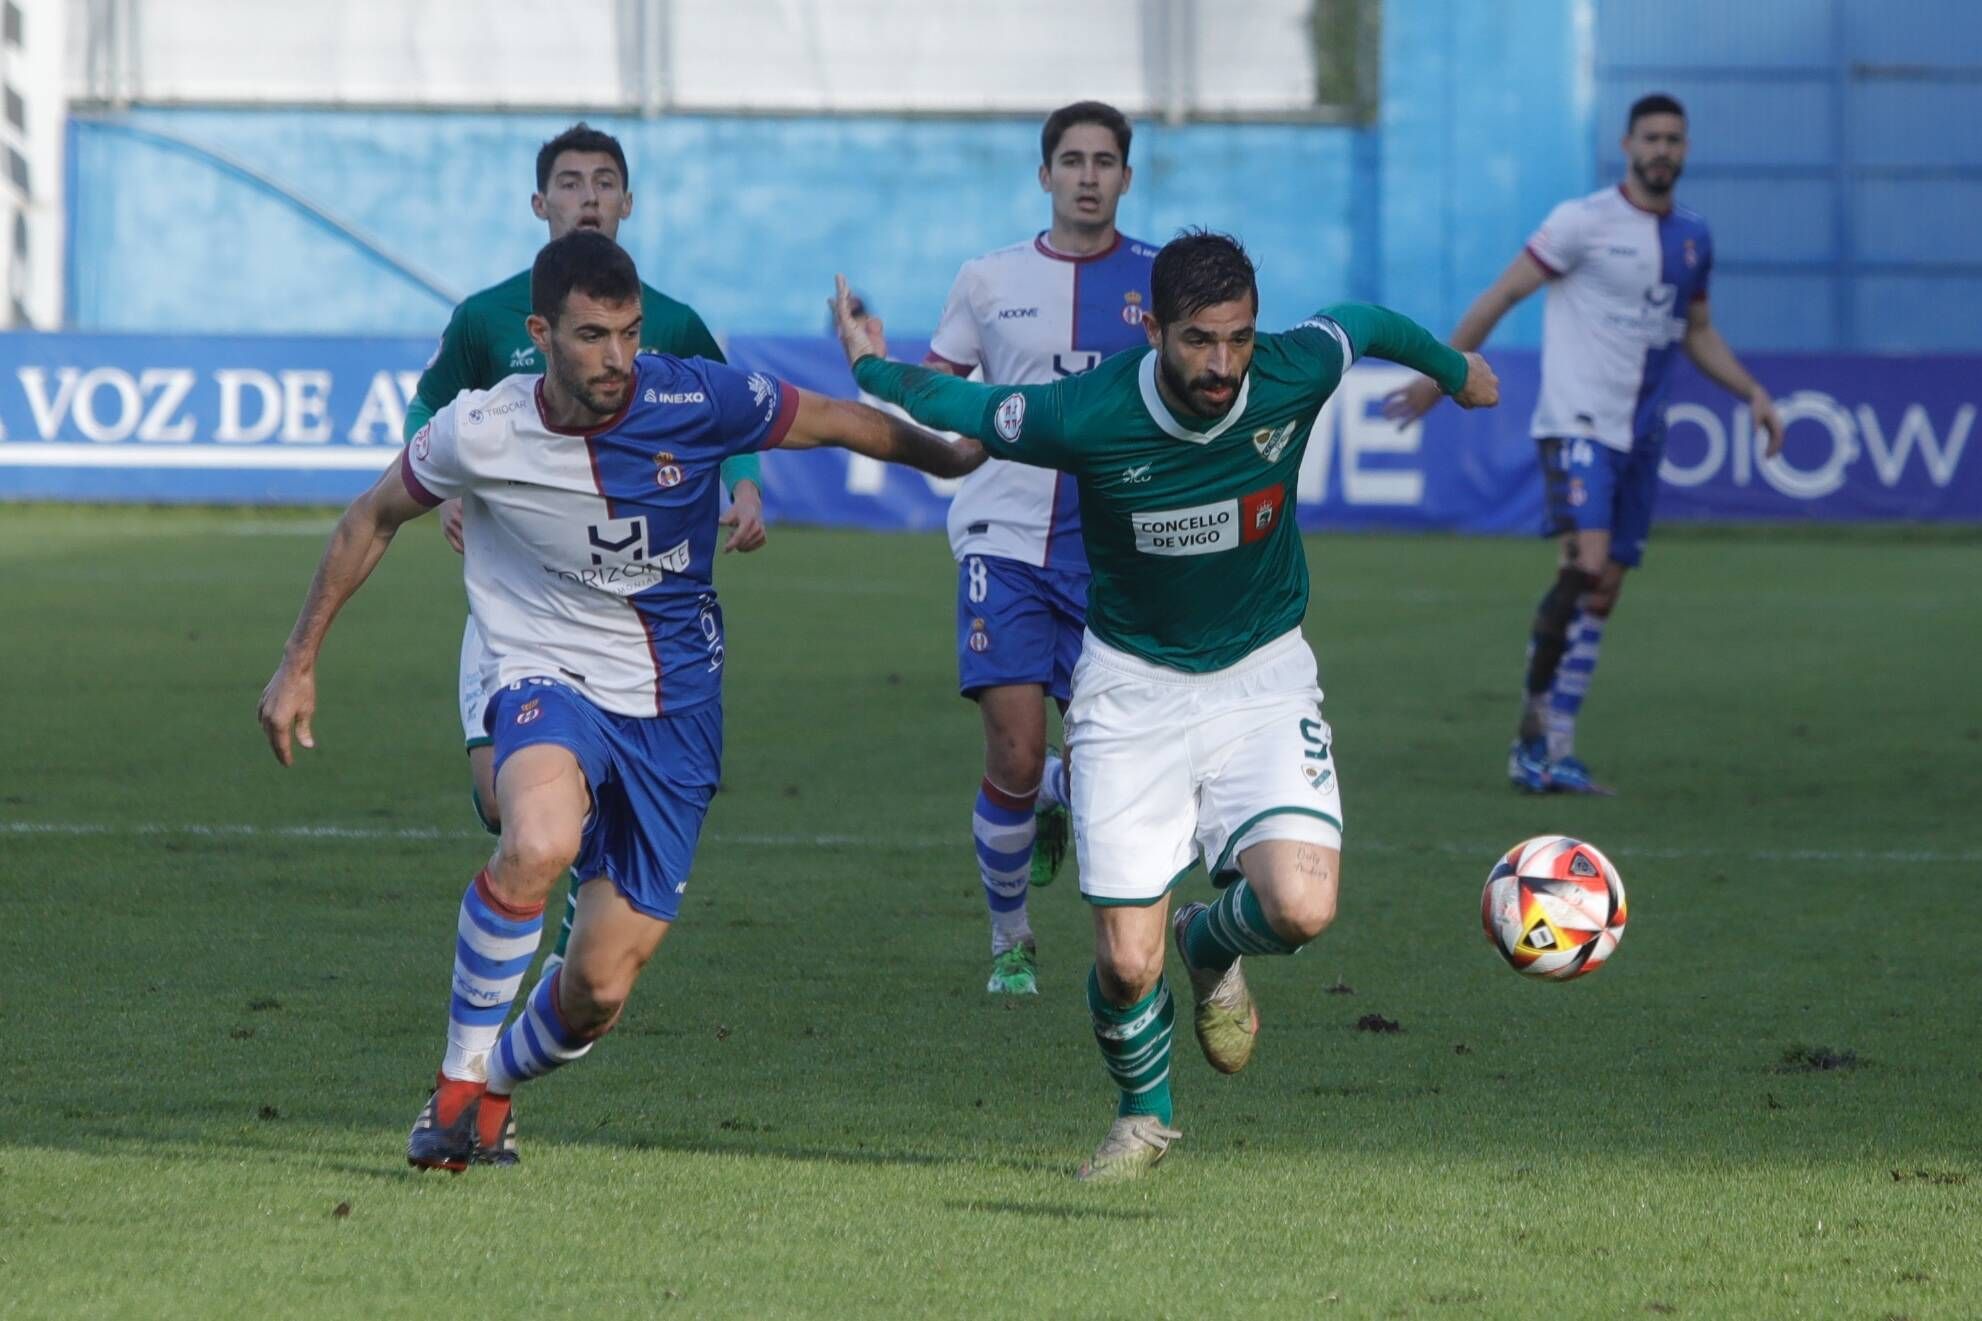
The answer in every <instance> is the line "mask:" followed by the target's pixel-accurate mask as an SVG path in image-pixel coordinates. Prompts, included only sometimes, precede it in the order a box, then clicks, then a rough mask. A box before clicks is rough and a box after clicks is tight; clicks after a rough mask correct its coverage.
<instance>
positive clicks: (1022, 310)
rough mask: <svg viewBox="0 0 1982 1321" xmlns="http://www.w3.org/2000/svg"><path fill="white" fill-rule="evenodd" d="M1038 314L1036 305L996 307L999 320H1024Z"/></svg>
mask: <svg viewBox="0 0 1982 1321" xmlns="http://www.w3.org/2000/svg"><path fill="white" fill-rule="evenodd" d="M1038 315H1039V309H1038V308H1036V307H1001V308H999V309H998V319H999V320H1000V321H1024V320H1029V319H1031V318H1033V317H1036V316H1038Z"/></svg>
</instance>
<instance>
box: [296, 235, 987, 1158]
mask: <svg viewBox="0 0 1982 1321" xmlns="http://www.w3.org/2000/svg"><path fill="white" fill-rule="evenodd" d="M530 302H531V308H532V314H531V316H530V318H529V327H530V335H531V339H532V340H533V342H534V343H535V344H536V347H537V348H538V349H539V350H541V352H542V353H543V357H544V364H545V370H544V374H543V375H542V376H537V375H535V374H534V373H531V374H518V375H514V376H510V377H507V378H505V379H504V380H502V381H501V382H499V383H498V384H497V385H496V386H495V387H494V388H493V389H491V390H466V391H463V392H462V393H461V394H460V395H459V396H457V397H456V399H455V400H454V402H453V403H450V404H447V405H445V406H444V407H442V408H441V409H440V410H439V411H438V412H436V413H435V414H434V416H433V417H432V419H431V420H430V421H429V422H428V423H427V424H426V425H425V426H423V427H421V428H420V430H419V431H418V432H417V433H415V434H414V436H413V438H412V440H411V441H410V442H408V444H407V447H406V451H405V453H404V454H403V455H402V456H401V457H400V458H399V460H398V461H396V462H395V463H394V464H393V465H392V467H391V468H390V469H389V470H388V471H387V472H386V473H385V475H384V476H383V477H382V478H381V479H380V480H379V482H378V483H377V484H376V485H375V486H373V487H372V489H371V490H369V491H367V492H366V493H365V494H364V495H361V496H360V497H358V499H357V500H355V501H354V502H352V505H351V507H350V508H349V509H348V510H346V511H345V514H344V517H343V519H342V520H341V521H340V522H339V523H338V526H337V531H336V532H335V533H333V534H332V536H331V540H330V545H329V546H328V547H327V548H326V549H325V551H324V555H323V559H322V560H321V562H320V563H319V564H318V566H317V573H316V577H315V578H314V579H313V580H312V582H311V584H310V591H309V596H308V597H307V599H306V600H305V601H304V604H303V610H302V614H301V616H300V617H299V618H298V620H297V622H296V627H295V630H294V631H293V632H292V633H291V635H290V638H289V642H288V645H287V646H286V647H285V648H284V649H283V659H282V664H281V666H280V667H279V668H278V669H277V670H276V672H275V676H274V677H273V678H271V679H270V680H269V683H268V687H267V689H266V690H265V691H264V692H263V694H262V701H261V708H260V712H259V715H260V718H261V722H262V727H263V730H264V732H265V733H266V735H267V737H268V740H269V744H270V746H271V747H272V748H273V749H274V751H275V755H276V757H277V758H278V760H280V761H281V762H282V764H284V765H285V766H286V765H288V764H289V763H290V762H291V760H292V759H293V752H292V744H291V738H292V734H291V729H292V726H293V727H294V738H295V741H296V742H298V743H300V744H301V745H302V746H303V747H306V748H308V747H313V746H314V741H313V739H312V736H311V732H310V724H311V718H312V716H313V714H314V710H315V707H316V680H315V677H314V676H315V669H316V659H317V654H318V652H319V651H320V649H321V648H322V645H323V640H324V635H325V634H326V633H327V632H328V631H329V628H330V625H331V621H332V620H333V619H335V618H336V615H337V612H338V610H339V609H340V608H341V607H342V606H343V604H344V602H345V601H347V600H348V599H350V597H351V595H352V593H354V592H356V591H357V590H358V588H359V586H361V585H362V584H363V582H364V581H365V578H366V576H367V575H368V574H370V572H371V570H372V568H373V567H374V566H375V565H376V564H377V563H378V561H379V558H380V557H381V556H383V555H384V554H385V552H386V550H387V549H388V548H389V547H390V545H391V542H392V538H393V534H394V533H395V532H396V531H397V530H398V529H399V527H400V526H401V525H402V524H404V523H406V522H408V521H410V520H411V519H413V518H417V517H418V516H419V515H421V514H423V513H425V512H427V511H428V510H430V509H432V508H434V507H435V506H437V505H439V504H440V503H441V502H442V501H443V500H448V499H459V500H461V501H462V505H463V509H462V515H463V520H462V535H463V537H464V539H465V541H466V543H467V547H466V554H465V556H464V559H463V575H464V577H465V578H466V580H467V585H468V603H469V607H470V609H471V610H472V611H473V612H474V617H475V623H476V625H477V626H478V628H479V631H480V632H481V634H482V637H483V639H484V642H485V644H486V646H487V649H488V662H487V672H488V676H489V687H490V691H491V692H492V693H493V697H492V698H491V700H490V703H489V706H488V711H487V713H486V715H485V716H484V728H485V729H486V731H487V733H488V734H489V737H490V738H491V739H492V740H493V742H494V748H495V753H494V757H495V793H496V800H497V803H498V805H499V806H500V808H501V820H502V839H501V843H500V844H499V845H498V846H497V848H496V851H495V854H494V856H493V857H491V858H490V859H489V861H488V864H487V866H485V867H484V868H483V869H482V870H481V871H480V872H479V873H478V874H477V875H476V877H475V879H474V881H473V882H471V883H470V884H469V886H468V888H467V891H466V893H465V894H464V895H463V896H462V900H461V909H460V913H459V915H458V918H457V922H456V943H455V956H454V977H453V983H452V992H453V993H452V996H451V998H450V1001H449V1008H448V1028H447V1046H446V1050H445V1053H444V1054H443V1056H442V1058H441V1064H440V1069H439V1074H438V1077H437V1078H436V1080H435V1089H434V1092H433V1094H432V1095H431V1096H430V1097H429V1098H428V1101H427V1104H426V1106H425V1108H424V1109H422V1111H421V1112H420V1116H419V1118H418V1119H417V1120H416V1121H415V1123H414V1126H413V1131H412V1134H411V1136H410V1138H409V1139H408V1141H407V1148H406V1158H407V1160H408V1161H409V1162H410V1163H411V1164H413V1165H415V1166H419V1167H421V1168H426V1169H451V1170H457V1171H458V1170H460V1169H463V1168H465V1167H466V1166H467V1165H469V1164H497V1165H506V1164H514V1163H515V1161H516V1145H515V1128H514V1123H513V1120H512V1116H511V1111H510V1098H511V1096H512V1094H513V1093H514V1091H515V1089H516V1087H517V1086H518V1085H520V1084H521V1083H524V1082H527V1081H529V1080H530V1079H532V1078H536V1077H540V1076H542V1075H543V1074H545V1073H548V1072H550V1071H551V1070H552V1069H555V1068H558V1067H560V1066H562V1065H564V1064H568V1063H570V1062H572V1061H573V1060H576V1059H577V1058H578V1057H580V1056H581V1055H583V1054H585V1053H586V1052H587V1051H589V1050H590V1049H591V1047H592V1044H593V1043H594V1042H595V1041H597V1040H598V1039H599V1038H600V1037H602V1036H604V1035H605V1034H606V1032H608V1031H609V1030H610V1029H611V1028H612V1025H613V1024H614V1022H616V1021H617V1020H618V1018H619V1013H620V1009H621V1007H622V1006H623V1005H624V1004H625V1002H626V998H627V996H628V995H629V994H630V993H631V991H632V988H633V984H634V982H635V980H637V978H638V977H639V975H640V970H641V968H642V967H643V966H644V965H645V964H646V962H647V960H648V959H650V958H651V957H652V956H653V955H654V953H655V951H656V950H657V949H659V947H660V944H661V939H662V937H663V936H665V935H666V934H667V932H668V929H669V927H670V926H671V925H672V924H673V922H674V920H675V917H676V914H677V910H678V908H679V906H680V903H681V896H682V893H683V892H684V891H685V890H686V889H687V888H688V881H689V872H690V868H691V866H692V864H693V861H694V856H695V848H696V842H697V839H698V838H699V836H700V834H701V829H702V820H703V816H704V814H705V813H706V812H707V811H708V807H709V801H710V798H711V796H712V795H713V794H714V793H715V789H716V782H717V778H718V775H719V773H720V770H721V765H722V737H723V726H722V674H723V669H724V661H725V642H724V633H723V617H722V608H721V606H720V605H718V603H717V601H716V591H715V585H714V582H713V579H712V576H711V570H712V564H713V561H714V558H715V555H716V528H717V523H716V510H717V499H718V494H717V492H718V487H719V480H718V476H717V470H718V467H719V465H721V464H722V462H723V461H724V460H725V459H728V458H730V457H731V456H733V455H736V454H743V453H748V452H751V451H755V450H763V449H769V448H771V447H773V446H778V445H783V446H785V447H786V448H805V447H809V446H813V445H823V444H830V445H839V446H842V447H844V448H847V449H851V450H855V451H857V452H859V453H862V454H865V455H868V456H869V457H871V458H876V459H882V460H889V461H894V462H902V463H907V464H910V465H911V466H914V467H918V468H921V469H922V470H923V471H925V472H931V473H933V474H934V475H936V476H939V477H961V476H963V475H965V474H966V473H968V472H969V471H971V469H972V468H973V467H974V466H975V464H976V463H977V462H979V461H981V460H982V457H983V456H982V451H981V449H979V447H978V444H977V442H976V441H959V442H958V443H957V444H955V445H951V444H949V443H947V442H945V441H943V440H942V439H940V438H939V437H936V436H933V435H930V434H929V433H927V432H925V431H921V430H919V429H917V428H916V427H914V426H912V425H910V424H908V423H907V422H904V421H902V420H900V419H897V418H895V417H892V416H889V415H887V414H884V413H880V412H878V411H876V410H874V409H872V408H868V407H866V406H865V405H862V404H855V403H847V402H842V401H839V400H832V399H826V398H824V397H822V396H819V395H814V394H809V393H807V392H806V391H803V390H797V389H794V388H792V387H791V386H790V385H787V384H785V383H784V382H781V381H778V380H776V379H774V378H772V377H770V376H768V375H766V374H764V373H762V372H755V373H751V374H749V375H747V376H746V375H745V374H744V373H742V372H740V371H737V370H736V369H734V368H732V367H728V366H725V365H723V364H721V363H717V362H711V361H709V360H707V359H702V358H681V357H676V356H674V355H671V354H648V353H639V352H638V350H639V348H640V333H641V315H642V306H641V291H640V280H639V276H638V274H637V273H636V272H635V271H634V268H633V259H632V258H631V257H629V256H627V255H626V252H625V251H624V250H623V249H621V248H620V247H619V246H618V245H617V244H616V243H614V242H613V241H612V240H611V239H609V238H606V237H605V236H604V235H602V234H599V233H596V232H593V231H589V230H583V229H580V230H575V231H573V232H572V233H569V234H566V235H564V236H562V237H560V238H558V239H555V240H553V241H552V242H551V243H550V244H549V245H548V246H546V247H545V248H544V249H543V251H542V252H540V253H538V255H537V260H536V264H535V266H534V267H533V268H532V271H531V279H530ZM636 355H637V356H636ZM567 868H569V869H572V870H573V871H575V872H576V874H577V876H578V877H579V879H580V880H581V881H582V882H583V885H582V888H581V889H580V891H579V898H578V916H577V919H576V921H575V922H574V923H573V926H572V938H571V946H570V949H569V951H568V954H567V958H566V959H565V961H564V962H563V963H562V964H561V965H559V966H558V967H557V968H556V969H555V970H552V971H550V972H548V973H547V974H546V975H545V976H544V978H543V979H542V980H541V981H539V982H538V984H537V987H536V989H535V990H534V991H533V992H532V993H531V994H530V995H529V997H528V998H527V999H526V1000H525V1002H524V1005H523V1009H522V1012H521V1013H520V1014H519V1015H518V1016H517V1018H516V1019H515V1020H514V1021H513V1022H511V1023H510V1024H509V1026H508V1027H507V1028H505V1027H504V1026H503V1023H504V1019H505V1018H506V1017H507V1015H508V1013H509V1011H510V1008H511V1006H512V1005H513V1004H514V1003H515V1001H516V999H517V992H518V991H519V990H520V989H521V986H522V981H523V976H524V973H525V972H526V970H527V969H528V967H529V963H530V956H531V953H532V952H533V951H534V950H535V949H536V947H537V940H538V936H539V934H540V933H541V932H542V930H543V922H544V900H545V898H546V897H547V896H548V895H549V894H550V892H551V889H552V887H553V886H554V885H556V883H557V882H558V880H559V879H560V877H562V875H563V874H564V872H565V870H566V869H567ZM601 882H603V883H601Z"/></svg>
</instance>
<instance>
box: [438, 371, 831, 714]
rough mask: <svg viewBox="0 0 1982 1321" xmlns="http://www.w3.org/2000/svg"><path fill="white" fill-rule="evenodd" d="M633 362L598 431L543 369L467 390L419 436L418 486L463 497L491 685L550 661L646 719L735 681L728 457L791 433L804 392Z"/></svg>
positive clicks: (615, 705) (545, 671) (465, 557)
mask: <svg viewBox="0 0 1982 1321" xmlns="http://www.w3.org/2000/svg"><path fill="white" fill-rule="evenodd" d="M633 362H634V367H633V384H632V388H631V389H630V390H629V392H628V396H627V402H626V406H625V407H624V408H623V409H622V410H621V411H620V413H619V415H618V416H617V417H614V418H611V419H609V420H608V421H607V422H606V423H604V424H603V425H602V426H599V427H597V428H594V429H593V430H590V431H584V432H574V431H565V430H562V429H560V428H557V427H553V426H552V425H550V423H548V422H546V421H545V420H544V415H543V378H542V377H541V376H535V375H519V376H511V377H508V378H507V379H505V380H503V381H501V382H499V383H498V384H497V385H496V387H495V388H494V389H493V390H464V391H462V392H461V394H460V395H459V396H457V397H456V398H455V401H454V402H453V403H451V404H448V405H447V406H446V407H444V408H442V409H441V410H440V412H438V413H436V414H434V416H433V419H432V420H431V421H429V422H428V423H427V425H426V426H425V427H423V428H421V430H420V431H418V432H417V433H415V435H414V436H413V439H412V440H411V441H409V442H408V443H407V446H406V453H405V458H404V463H403V466H402V469H401V471H402V474H403V476H404V480H405V483H406V489H407V490H408V491H409V492H411V494H412V495H413V497H414V498H415V499H416V500H419V501H420V502H421V503H422V504H426V505H435V504H439V503H440V502H441V501H442V500H445V499H449V498H452V497H455V496H459V497H461V510H462V539H463V541H464V543H465V548H464V550H463V554H462V576H463V578H464V579H465V580H466V583H467V587H468V606H469V609H470V611H471V612H472V613H473V615H474V618H475V623H476V624H477V625H478V626H479V627H480V629H481V631H482V637H483V640H484V643H485V645H486V648H487V655H486V659H485V661H484V665H483V673H482V680H483V681H482V691H483V692H485V693H488V692H494V691H495V690H496V689H497V688H498V687H500V686H501V685H503V684H508V683H513V682H515V681H516V680H518V679H527V678H531V677H534V676H539V675H542V676H547V677H549V678H553V679H559V680H562V681H563V682H565V683H567V684H570V685H571V686H572V687H573V688H576V689H577V690H578V691H579V692H580V693H581V694H583V695H584V696H585V698H586V699H587V700H589V701H591V702H592V703H593V704H595V705H597V706H598V707H600V708H602V709H604V710H606V711H611V712H614V713H616V714H619V715H629V716H655V715H660V714H663V713H670V712H679V711H685V710H688V709H690V708H693V707H695V706H698V705H700V704H701V703H703V702H708V701H713V700H714V699H716V698H718V697H720V696H721V695H722V668H723V615H722V609H721V607H720V606H719V605H718V604H717V602H716V590H715V585H714V583H713V581H712V579H711V576H710V571H711V567H712V565H713V562H714V559H715V552H716V513H717V501H718V491H719V490H720V488H721V482H720V480H719V478H718V475H717V472H716V469H717V466H718V465H719V464H720V463H721V462H722V461H723V460H724V459H725V458H727V457H729V456H730V455H732V454H738V453H742V452H744V451H746V450H758V449H769V448H771V447H772V446H775V445H777V444H778V443H779V442H780V441H782V440H783V439H784V437H785V433H786V432H787V431H788V430H790V428H791V422H792V418H793V417H794V416H795V415H796V414H797V412H798V392H797V391H796V390H794V389H792V387H791V386H789V385H786V384H785V383H784V382H782V381H779V380H776V379H774V378H772V377H770V376H767V375H765V374H764V373H762V372H752V373H749V374H748V375H746V374H745V373H743V372H740V371H738V370H736V369H735V368H733V367H726V366H724V365H723V364H721V363H716V362H710V361H708V360H706V359H702V358H676V357H673V356H671V355H668V354H649V353H643V354H641V355H640V356H639V357H637V358H635V359H634V360H633Z"/></svg>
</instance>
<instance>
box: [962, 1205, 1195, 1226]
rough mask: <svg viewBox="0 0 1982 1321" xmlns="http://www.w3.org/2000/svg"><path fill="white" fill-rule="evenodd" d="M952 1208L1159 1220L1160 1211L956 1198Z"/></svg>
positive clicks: (1026, 1214) (1027, 1214)
mask: <svg viewBox="0 0 1982 1321" xmlns="http://www.w3.org/2000/svg"><path fill="white" fill-rule="evenodd" d="M943 1205H945V1206H947V1207H948V1208H949V1209H950V1210H952V1211H967V1212H975V1213H981V1214H986V1215H1015V1216H1024V1217H1026V1219H1028V1220H1037V1219H1040V1218H1042V1217H1043V1218H1044V1219H1047V1220H1129V1221H1134V1220H1157V1219H1160V1218H1161V1217H1159V1216H1158V1215H1157V1214H1156V1212H1154V1211H1151V1210H1149V1209H1148V1208H1146V1207H1119V1206H1069V1205H1067V1204H1066V1203H1064V1202H1010V1201H1007V1202H986V1201H974V1200H973V1201H955V1202H945V1203H943Z"/></svg>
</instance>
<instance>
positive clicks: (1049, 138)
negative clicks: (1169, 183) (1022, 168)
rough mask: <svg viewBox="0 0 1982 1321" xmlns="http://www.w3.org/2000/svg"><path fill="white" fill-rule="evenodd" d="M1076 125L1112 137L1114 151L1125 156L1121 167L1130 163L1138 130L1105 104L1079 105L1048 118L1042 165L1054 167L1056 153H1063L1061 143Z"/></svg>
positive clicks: (1063, 108)
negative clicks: (1097, 129) (1096, 127)
mask: <svg viewBox="0 0 1982 1321" xmlns="http://www.w3.org/2000/svg"><path fill="white" fill-rule="evenodd" d="M1076 124H1099V125H1101V127H1103V128H1105V129H1107V130H1108V131H1109V132H1110V133H1113V134H1114V135H1115V149H1116V150H1117V151H1119V152H1121V153H1122V164H1124V165H1127V164H1128V163H1129V139H1131V138H1133V137H1134V136H1135V130H1134V129H1132V128H1130V127H1129V120H1128V116H1126V115H1124V114H1123V113H1122V112H1121V111H1119V110H1117V109H1116V108H1115V107H1114V106H1111V105H1109V104H1108V103H1107V102H1105V101H1076V102H1074V103H1073V104H1072V105H1063V106H1061V107H1060V108H1059V109H1058V110H1055V111H1054V112H1053V113H1052V114H1050V115H1048V116H1046V127H1045V128H1043V129H1041V130H1039V159H1040V161H1041V162H1043V163H1044V164H1047V165H1051V164H1052V163H1053V153H1054V152H1056V151H1058V150H1059V149H1060V139H1061V138H1063V137H1065V136H1066V135H1067V130H1068V129H1070V128H1072V127H1073V126H1074V125H1076Z"/></svg>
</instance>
